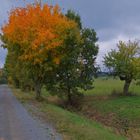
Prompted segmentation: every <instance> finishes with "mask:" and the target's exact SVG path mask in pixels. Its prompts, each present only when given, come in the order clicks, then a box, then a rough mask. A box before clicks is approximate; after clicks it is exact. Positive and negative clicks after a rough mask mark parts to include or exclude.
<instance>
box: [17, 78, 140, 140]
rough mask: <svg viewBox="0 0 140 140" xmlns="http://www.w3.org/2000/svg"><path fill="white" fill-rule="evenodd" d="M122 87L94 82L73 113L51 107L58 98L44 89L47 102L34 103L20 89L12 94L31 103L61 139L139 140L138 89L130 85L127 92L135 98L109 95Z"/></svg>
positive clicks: (117, 83)
mask: <svg viewBox="0 0 140 140" xmlns="http://www.w3.org/2000/svg"><path fill="white" fill-rule="evenodd" d="M123 84H124V83H123V82H122V81H120V80H119V79H113V78H110V79H105V78H99V79H96V80H95V82H94V84H93V85H94V86H95V88H94V89H92V90H89V91H86V92H84V91H83V92H84V94H85V97H84V100H83V101H82V104H81V110H80V111H79V110H78V111H77V112H75V113H74V112H70V111H67V110H65V109H63V108H61V107H59V106H57V103H56V104H54V103H55V102H57V99H58V98H56V97H52V96H51V95H49V94H48V92H46V91H45V90H44V89H43V91H42V93H43V97H44V98H45V99H46V100H45V101H43V102H40V103H38V102H36V101H35V100H34V95H33V93H30V94H28V93H26V94H25V93H23V92H21V93H20V91H19V90H14V93H15V95H16V97H17V98H18V99H19V100H21V102H23V103H24V104H29V103H30V104H31V103H33V105H35V106H36V108H38V110H39V112H43V113H44V114H45V115H43V116H47V121H48V120H49V121H51V122H53V123H54V124H55V127H56V129H57V130H58V131H59V132H60V133H61V134H62V135H63V138H64V140H98V139H99V140H122V139H125V137H128V138H129V139H132V140H140V86H136V84H135V82H133V83H132V85H131V87H130V91H131V92H132V93H133V94H134V96H129V97H124V96H110V95H111V93H112V91H117V92H121V91H122V88H123ZM32 111H33V110H32ZM44 119H45V118H44ZM120 135H122V136H120Z"/></svg>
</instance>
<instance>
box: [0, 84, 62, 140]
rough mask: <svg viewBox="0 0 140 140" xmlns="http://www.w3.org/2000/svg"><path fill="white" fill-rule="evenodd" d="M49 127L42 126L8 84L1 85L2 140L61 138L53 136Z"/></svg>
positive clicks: (0, 120)
mask: <svg viewBox="0 0 140 140" xmlns="http://www.w3.org/2000/svg"><path fill="white" fill-rule="evenodd" d="M49 127H50V126H46V129H45V128H44V127H41V124H40V123H39V122H38V121H36V120H34V119H33V118H32V117H31V116H30V115H29V114H28V112H27V111H26V110H25V108H24V107H23V106H22V105H21V103H19V101H17V99H16V98H15V97H14V96H13V94H12V92H11V90H10V88H8V86H7V85H1V86H0V140H60V138H55V137H52V136H51V134H50V132H49V129H48V128H49ZM50 129H52V128H50ZM47 131H48V132H47Z"/></svg>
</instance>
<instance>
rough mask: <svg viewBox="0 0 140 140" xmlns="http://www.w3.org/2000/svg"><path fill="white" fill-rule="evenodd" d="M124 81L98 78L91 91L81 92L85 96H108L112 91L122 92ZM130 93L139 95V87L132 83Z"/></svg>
mask: <svg viewBox="0 0 140 140" xmlns="http://www.w3.org/2000/svg"><path fill="white" fill-rule="evenodd" d="M123 85H124V81H120V80H119V79H114V78H109V79H108V78H98V79H95V81H94V83H93V86H94V88H93V89H92V90H88V91H86V92H85V91H83V92H84V94H86V95H96V96H99V95H110V94H111V92H112V91H113V90H115V91H117V92H122V89H123ZM130 92H132V93H135V94H139V95H140V86H137V85H136V84H135V82H134V81H133V82H132V84H131V86H130Z"/></svg>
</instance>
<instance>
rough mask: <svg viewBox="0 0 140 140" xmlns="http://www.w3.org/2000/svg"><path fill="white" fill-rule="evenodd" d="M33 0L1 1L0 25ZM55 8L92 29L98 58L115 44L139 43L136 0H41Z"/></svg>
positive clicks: (139, 7)
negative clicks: (75, 16) (12, 11)
mask: <svg viewBox="0 0 140 140" xmlns="http://www.w3.org/2000/svg"><path fill="white" fill-rule="evenodd" d="M32 2H33V0H26V2H23V1H22V0H1V4H0V25H1V26H2V25H3V23H4V22H5V21H6V20H7V18H8V11H9V10H10V9H11V8H13V7H15V6H23V5H25V3H32ZM44 2H48V3H49V4H53V5H54V4H59V5H60V7H61V8H62V11H63V12H65V11H66V10H67V9H73V10H74V11H76V12H77V13H79V14H80V16H81V18H82V22H83V25H84V27H90V28H94V29H95V31H96V32H97V36H98V37H99V41H98V44H99V55H98V59H97V62H98V63H99V64H101V61H102V56H104V54H105V53H106V52H108V51H109V50H110V49H111V48H115V46H116V43H117V42H118V41H119V40H124V41H127V40H130V39H131V40H133V39H138V40H139V39H140V0H86V1H85V0H44ZM5 55H6V50H2V49H0V67H1V66H3V64H4V59H5Z"/></svg>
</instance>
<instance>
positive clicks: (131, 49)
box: [104, 41, 140, 95]
mask: <svg viewBox="0 0 140 140" xmlns="http://www.w3.org/2000/svg"><path fill="white" fill-rule="evenodd" d="M139 51H140V47H139V44H138V42H137V41H134V42H132V41H128V42H127V43H126V42H123V41H120V42H119V43H118V44H117V50H111V52H109V53H108V54H107V55H106V56H105V57H104V64H105V65H106V66H107V67H108V68H109V69H111V70H112V72H113V73H114V75H116V76H119V77H120V79H121V80H124V81H125V84H124V88H123V94H124V95H128V94H129V87H130V84H131V82H132V80H135V79H138V75H139V73H140V71H139V68H140V52H139Z"/></svg>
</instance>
